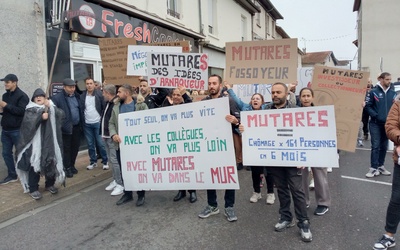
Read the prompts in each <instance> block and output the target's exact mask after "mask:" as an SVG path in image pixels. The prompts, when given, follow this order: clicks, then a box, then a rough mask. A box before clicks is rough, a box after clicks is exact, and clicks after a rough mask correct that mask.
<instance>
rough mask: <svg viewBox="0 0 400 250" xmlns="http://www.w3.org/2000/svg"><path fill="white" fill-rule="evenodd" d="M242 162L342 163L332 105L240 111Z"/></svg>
mask: <svg viewBox="0 0 400 250" xmlns="http://www.w3.org/2000/svg"><path fill="white" fill-rule="evenodd" d="M240 118H241V123H242V124H243V126H244V127H245V129H244V133H243V134H242V141H243V164H244V165H246V166H276V167H285V166H286V167H297V166H305V167H334V168H337V167H339V162H338V158H337V152H336V151H337V145H336V144H337V142H336V124H335V113H334V107H333V106H320V107H310V108H293V109H270V110H259V111H247V112H241V113H240Z"/></svg>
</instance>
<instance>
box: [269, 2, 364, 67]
mask: <svg viewBox="0 0 400 250" xmlns="http://www.w3.org/2000/svg"><path fill="white" fill-rule="evenodd" d="M271 3H272V4H273V5H274V6H275V8H276V9H277V10H278V11H279V13H280V14H281V15H282V16H283V18H284V19H283V20H277V25H279V26H281V27H282V28H283V29H284V30H285V31H286V33H287V34H288V35H289V36H290V37H291V38H297V39H298V46H299V48H300V49H303V48H304V46H305V47H306V49H307V52H317V51H333V53H334V55H335V57H336V58H337V59H338V60H353V59H355V60H354V61H353V62H352V69H354V68H356V65H357V55H356V53H357V47H356V46H355V45H354V44H353V43H352V42H353V41H354V40H356V39H357V29H356V27H357V23H356V21H357V12H353V3H354V0H334V1H332V0H271ZM353 66H354V67H353Z"/></svg>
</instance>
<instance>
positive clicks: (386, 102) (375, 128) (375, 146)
mask: <svg viewBox="0 0 400 250" xmlns="http://www.w3.org/2000/svg"><path fill="white" fill-rule="evenodd" d="M378 80H379V82H378V83H377V84H376V87H375V88H374V89H372V90H371V91H370V92H369V93H368V95H367V97H366V102H367V103H366V108H367V110H368V114H369V115H370V117H371V119H370V121H369V131H370V135H371V166H370V169H369V171H368V173H367V174H366V175H365V176H366V177H367V178H372V177H375V176H378V175H380V174H382V175H391V172H389V171H388V170H386V169H385V166H384V163H385V157H386V150H387V147H388V138H387V136H386V132H385V123H386V117H387V116H388V113H389V110H390V108H391V107H392V104H393V102H394V101H395V98H396V92H395V91H394V90H393V89H391V88H390V82H391V81H392V76H391V75H390V73H387V72H383V73H382V74H380V75H379V77H378Z"/></svg>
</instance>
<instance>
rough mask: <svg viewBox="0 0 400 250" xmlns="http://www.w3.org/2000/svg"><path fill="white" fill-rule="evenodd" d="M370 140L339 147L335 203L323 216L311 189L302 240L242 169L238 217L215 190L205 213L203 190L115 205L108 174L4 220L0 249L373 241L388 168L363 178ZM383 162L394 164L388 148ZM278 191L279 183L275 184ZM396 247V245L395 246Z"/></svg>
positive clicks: (354, 244) (368, 244) (320, 245)
mask: <svg viewBox="0 0 400 250" xmlns="http://www.w3.org/2000/svg"><path fill="white" fill-rule="evenodd" d="M369 147H370V146H369V142H366V145H365V147H364V148H361V149H357V151H356V152H355V153H347V152H341V154H340V169H334V170H333V173H330V174H328V177H329V184H330V187H331V195H332V206H331V207H330V210H329V212H328V213H327V214H325V215H324V216H315V215H313V212H314V209H315V207H316V204H315V201H314V192H310V195H311V199H312V200H311V206H310V208H309V216H310V221H311V231H312V233H313V241H312V242H311V243H304V242H302V241H301V239H300V236H299V232H298V228H297V227H293V228H289V229H287V230H286V231H284V232H281V233H278V232H275V231H274V225H275V224H276V223H277V221H278V219H279V214H278V209H279V201H278V200H276V201H275V204H274V205H266V204H265V196H266V194H265V193H266V191H265V185H264V187H263V189H262V194H263V199H261V200H260V201H259V202H258V203H250V202H249V198H250V196H251V194H252V191H253V190H252V186H251V174H250V172H249V171H246V170H242V171H239V180H240V186H241V188H240V190H238V191H237V193H236V203H235V210H236V214H237V216H238V221H237V222H233V223H232V222H228V221H227V220H226V218H225V216H224V215H223V205H224V202H223V191H219V192H218V202H219V208H220V213H219V214H218V215H214V216H211V217H209V218H207V219H200V218H198V217H197V214H198V213H199V212H200V211H201V210H202V209H203V208H204V207H205V206H206V205H207V204H206V203H207V197H206V192H205V191H203V190H202V191H198V201H197V202H196V203H194V204H190V203H189V201H188V200H187V199H184V200H181V201H179V202H173V201H172V199H173V197H174V195H175V194H176V191H163V192H155V191H154V192H147V193H146V203H145V205H144V206H142V207H136V206H135V201H136V195H135V197H134V198H135V200H134V201H133V202H130V203H127V204H124V205H122V206H116V205H115V202H116V201H117V200H118V199H119V196H118V197H111V196H110V195H109V193H108V192H107V191H105V190H104V188H105V186H106V185H107V184H108V183H109V181H110V179H109V180H106V181H103V182H101V183H99V184H96V185H94V186H92V187H89V188H87V189H85V190H82V191H80V192H78V193H76V194H75V195H72V196H69V197H67V198H63V199H61V200H58V201H56V202H54V203H52V204H50V205H48V206H46V207H42V208H39V209H37V210H34V211H31V212H28V213H26V214H24V215H21V216H20V217H17V218H14V219H12V220H9V221H6V222H3V223H1V224H0V242H1V244H0V249H112V248H114V249H271V250H274V249H349V250H350V249H351V250H353V249H372V245H373V244H374V242H375V241H376V240H377V239H378V238H379V237H380V236H381V234H382V233H383V232H384V221H385V215H386V208H387V205H388V202H389V199H390V190H391V186H390V182H391V176H378V177H375V178H373V179H367V178H365V174H366V173H367V171H368V168H369V156H370V151H369ZM385 166H386V168H387V169H388V170H389V171H392V170H393V162H392V160H391V153H388V154H387V157H386V163H385ZM275 195H276V196H277V194H276V190H275ZM393 249H396V248H393Z"/></svg>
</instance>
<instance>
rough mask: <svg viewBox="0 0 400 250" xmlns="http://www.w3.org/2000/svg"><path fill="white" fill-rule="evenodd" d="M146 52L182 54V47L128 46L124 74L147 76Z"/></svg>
mask: <svg viewBox="0 0 400 250" xmlns="http://www.w3.org/2000/svg"><path fill="white" fill-rule="evenodd" d="M148 52H176V53H182V47H168V46H144V45H129V46H128V57H127V65H126V67H127V71H126V74H127V75H130V76H147V53H148Z"/></svg>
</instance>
